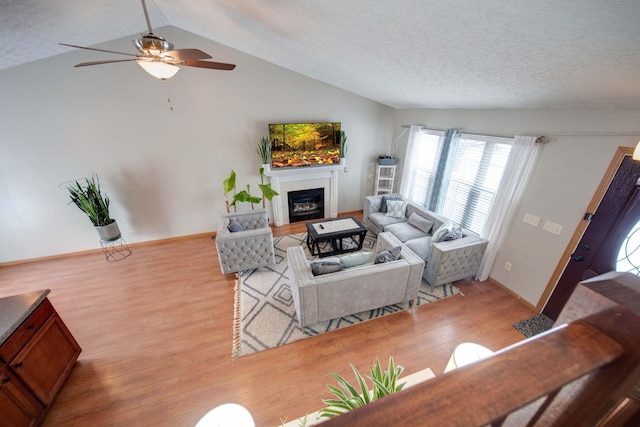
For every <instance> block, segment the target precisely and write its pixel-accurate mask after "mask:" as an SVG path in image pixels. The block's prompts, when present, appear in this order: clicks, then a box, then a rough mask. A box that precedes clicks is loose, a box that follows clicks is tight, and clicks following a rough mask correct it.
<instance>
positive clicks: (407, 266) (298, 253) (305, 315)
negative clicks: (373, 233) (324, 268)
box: [287, 233, 424, 327]
mask: <svg viewBox="0 0 640 427" xmlns="http://www.w3.org/2000/svg"><path fill="white" fill-rule="evenodd" d="M395 246H400V247H401V250H400V259H398V260H396V261H389V262H385V263H382V264H365V265H359V266H355V267H349V268H345V269H344V270H342V271H337V272H334V273H328V274H323V275H320V276H314V275H313V274H312V272H311V266H310V261H309V260H307V258H306V256H305V253H304V249H303V247H302V246H293V247H290V248H287V262H288V263H289V271H290V282H289V284H290V286H291V293H292V294H293V301H294V303H295V308H296V314H297V315H298V321H299V323H300V325H301V326H303V327H304V326H308V325H313V324H315V323H318V322H321V321H324V320H330V319H336V318H339V317H343V316H347V315H349V314H355V313H359V312H361V311H365V310H372V309H374V308H379V307H384V306H386V305H390V304H397V303H401V302H408V301H413V300H414V299H416V298H417V297H418V289H419V288H420V283H421V281H422V270H423V268H424V262H423V261H422V260H421V259H420V258H419V257H417V256H416V255H415V254H414V253H413V252H412V251H410V250H408V249H407V247H406V246H405V245H403V244H402V243H401V242H400V241H399V240H398V239H396V238H395V237H394V236H393V235H392V234H391V233H380V234H378V239H377V243H376V252H379V251H382V250H386V249H391V248H393V247H395Z"/></svg>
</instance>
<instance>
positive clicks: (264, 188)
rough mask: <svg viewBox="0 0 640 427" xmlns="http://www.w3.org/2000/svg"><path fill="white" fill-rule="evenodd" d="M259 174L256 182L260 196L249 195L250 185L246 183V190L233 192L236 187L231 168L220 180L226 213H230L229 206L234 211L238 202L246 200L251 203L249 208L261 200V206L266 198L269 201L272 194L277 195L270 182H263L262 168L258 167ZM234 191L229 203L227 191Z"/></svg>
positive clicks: (264, 204)
mask: <svg viewBox="0 0 640 427" xmlns="http://www.w3.org/2000/svg"><path fill="white" fill-rule="evenodd" d="M258 172H259V174H260V184H258V188H260V192H261V193H262V197H257V196H252V195H251V186H250V185H249V184H247V188H246V190H242V191H240V192H238V193H235V189H236V173H235V172H234V171H233V170H232V171H231V174H230V175H229V177H228V178H226V179H225V180H224V181H222V188H223V191H224V202H225V205H226V208H227V213H230V208H231V207H233V209H234V212H235V210H236V208H237V205H238V202H248V203H250V204H251V210H253V209H254V207H255V205H256V204H258V203H260V202H262V207H263V208H264V207H265V206H266V202H265V199H266V200H269V201H271V199H273V197H274V196H277V195H279V193H278V192H276V191H275V190H274V189H273V188H272V187H271V184H265V183H264V168H260V169H259V171H258ZM232 191H234V194H233V200H232V201H231V203H229V197H228V196H227V194H228V193H230V192H232Z"/></svg>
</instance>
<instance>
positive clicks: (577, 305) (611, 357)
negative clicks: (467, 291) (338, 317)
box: [322, 273, 640, 427]
mask: <svg viewBox="0 0 640 427" xmlns="http://www.w3.org/2000/svg"><path fill="white" fill-rule="evenodd" d="M627 274H628V273H623V274H620V273H612V274H609V273H608V274H606V275H602V276H598V277H597V278H594V279H591V280H589V281H585V282H581V283H580V284H579V285H578V288H576V292H574V294H573V295H572V297H571V299H570V300H569V302H568V303H567V306H566V307H565V309H566V310H567V311H566V312H565V311H563V313H564V320H568V321H569V322H570V323H568V324H562V325H560V326H558V327H555V328H553V329H552V330H550V331H548V332H546V333H544V334H541V335H538V336H536V337H533V338H530V339H527V340H524V341H522V342H520V343H518V344H515V345H513V346H510V347H508V348H506V349H503V350H501V351H499V352H497V353H495V354H494V355H493V356H492V357H489V358H487V359H484V360H481V361H479V362H476V363H474V364H472V365H468V366H465V367H463V368H459V369H456V370H454V371H451V372H449V373H447V374H443V375H440V376H437V377H436V378H434V379H431V380H429V381H426V382H424V383H421V384H418V385H415V386H414V387H412V388H410V389H407V390H403V391H400V392H398V393H395V394H393V395H391V396H388V397H386V398H384V399H380V400H378V401H375V402H373V403H370V404H368V405H366V406H364V407H362V408H359V409H356V410H353V411H350V412H348V413H346V414H344V415H341V416H339V417H336V418H333V419H330V420H328V421H326V422H325V423H323V424H322V425H323V426H324V425H326V426H327V427H329V426H396V425H398V426H400V425H419V426H465V427H467V426H484V425H491V426H519V427H520V426H563V427H564V426H574V425H575V426H595V425H598V426H599V427H601V426H605V425H614V424H607V423H606V422H604V421H603V420H606V419H607V415H608V414H609V413H610V412H611V413H613V412H614V411H616V410H619V406H620V405H619V403H620V402H623V400H624V399H625V394H627V393H628V392H630V391H632V390H633V389H634V387H635V386H636V385H637V384H638V382H639V379H640V315H639V309H640V278H638V277H635V276H633V275H627ZM629 276H631V277H629ZM590 301H591V303H590ZM576 317H577V318H576ZM562 318H563V314H561V316H560V318H559V320H560V319H562ZM574 318H575V319H574ZM632 415H633V414H630V415H629V416H632ZM621 422H622V423H621ZM615 425H620V426H622V425H627V424H624V421H620V420H618V421H617V424H615Z"/></svg>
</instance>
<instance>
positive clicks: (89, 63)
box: [74, 59, 135, 67]
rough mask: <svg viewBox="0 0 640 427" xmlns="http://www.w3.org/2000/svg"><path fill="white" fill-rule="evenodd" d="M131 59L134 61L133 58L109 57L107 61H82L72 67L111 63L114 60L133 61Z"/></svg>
mask: <svg viewBox="0 0 640 427" xmlns="http://www.w3.org/2000/svg"><path fill="white" fill-rule="evenodd" d="M133 61H135V59H111V60H107V61H92V62H82V63H80V64H76V65H74V67H88V66H89V65H100V64H113V63H115V62H133Z"/></svg>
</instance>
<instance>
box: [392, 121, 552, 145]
mask: <svg viewBox="0 0 640 427" xmlns="http://www.w3.org/2000/svg"><path fill="white" fill-rule="evenodd" d="M414 126H420V129H428V130H437V131H439V132H445V131H446V129H438V128H432V127H429V126H425V125H414ZM400 127H403V128H410V127H411V125H402V126H400ZM458 130H460V131H461V132H464V133H468V134H472V135H482V136H488V137H491V138H507V139H513V138H514V137H515V135H507V134H506V133H505V134H500V135H497V134H495V133H493V132H489V133H485V132H481V131H469V130H464V129H458ZM514 133H515V132H514ZM536 142H537V143H541V144H546V143H547V142H549V138H547V137H546V136H539V137H538V138H537V139H536Z"/></svg>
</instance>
